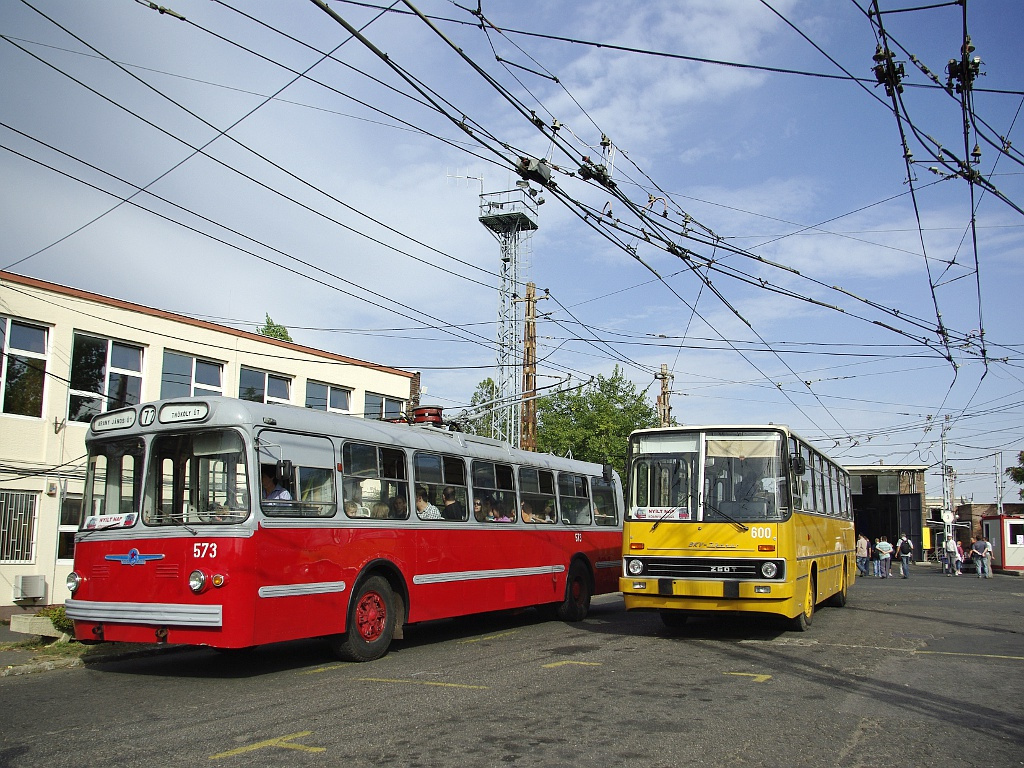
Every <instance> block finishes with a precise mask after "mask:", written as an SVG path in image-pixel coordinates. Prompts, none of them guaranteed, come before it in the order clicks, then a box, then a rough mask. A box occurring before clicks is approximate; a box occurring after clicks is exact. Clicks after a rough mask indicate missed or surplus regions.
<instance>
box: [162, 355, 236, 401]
mask: <svg viewBox="0 0 1024 768" xmlns="http://www.w3.org/2000/svg"><path fill="white" fill-rule="evenodd" d="M163 351H164V352H165V353H167V354H171V355H177V356H178V357H186V358H188V359H189V360H191V361H192V365H191V366H190V368H189V382H188V389H189V393H190V394H189V395H185V397H203V396H204V395H217V396H223V395H224V363H223V362H220V361H219V360H210V359H208V358H205V357H196V356H195V355H190V354H189V353H188V352H178V351H176V350H173V349H164V350H163ZM162 358H163V356H162V355H161V363H160V388H161V394H160V396H161V397H163V392H162V390H163V381H164V369H163V359H162ZM200 363H204V364H206V365H212V366H215V367H216V368H218V369H219V370H220V386H219V387H214V386H211V385H209V384H201V383H199V382H198V381H197V380H196V367H197V366H198V365H199V364H200Z"/></svg>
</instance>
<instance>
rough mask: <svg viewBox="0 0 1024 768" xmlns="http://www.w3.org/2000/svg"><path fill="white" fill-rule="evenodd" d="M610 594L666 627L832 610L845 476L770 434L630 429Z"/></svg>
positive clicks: (734, 429)
mask: <svg viewBox="0 0 1024 768" xmlns="http://www.w3.org/2000/svg"><path fill="white" fill-rule="evenodd" d="M627 471H628V477H629V499H628V502H627V505H626V506H627V510H628V514H627V516H626V520H625V527H624V530H623V537H622V568H623V572H622V576H621V578H620V579H619V587H620V589H621V591H622V594H623V596H624V598H625V603H626V609H627V610H656V611H658V612H659V613H660V615H661V620H662V622H664V624H665V625H666V626H668V627H679V626H681V625H683V624H684V623H685V622H686V619H687V617H688V616H690V615H693V614H696V613H702V612H706V611H727V612H739V613H764V614H774V615H777V616H784V617H786V618H787V619H789V620H790V623H791V626H792V628H793V629H796V630H800V631H805V630H806V629H807V628H808V627H809V626H810V624H811V621H812V619H813V618H814V609H815V606H816V605H818V604H820V603H822V602H825V601H827V602H828V604H830V605H834V606H837V607H842V606H843V605H845V604H846V593H847V589H848V588H849V586H850V585H851V584H852V583H853V582H854V580H855V578H856V572H857V569H856V557H855V549H854V547H855V543H854V530H853V510H852V509H851V508H850V478H849V474H848V473H847V472H846V471H845V470H844V469H843V468H842V467H841V466H840V465H839V464H837V463H836V462H834V461H833V460H831V459H829V458H828V457H827V456H826V455H825V454H823V453H822V452H821V451H818V450H816V449H815V448H813V447H812V446H811V445H810V443H808V442H807V441H806V440H804V439H802V438H801V437H799V436H798V435H796V434H794V433H793V432H791V431H790V430H789V428H787V427H784V426H777V425H772V424H769V425H756V426H688V427H666V428H660V429H642V430H637V431H635V432H633V433H632V434H631V435H630V438H629V456H628V464H627Z"/></svg>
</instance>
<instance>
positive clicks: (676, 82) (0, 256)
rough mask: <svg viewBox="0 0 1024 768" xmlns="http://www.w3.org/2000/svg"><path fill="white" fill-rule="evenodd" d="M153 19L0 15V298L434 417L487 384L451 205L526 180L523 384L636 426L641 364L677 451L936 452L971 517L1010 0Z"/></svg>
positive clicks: (499, 5)
mask: <svg viewBox="0 0 1024 768" xmlns="http://www.w3.org/2000/svg"><path fill="white" fill-rule="evenodd" d="M163 1H164V2H168V3H171V4H169V5H167V6H166V9H167V10H168V11H170V12H168V13H160V12H158V11H156V10H153V9H152V8H151V7H150V4H149V3H143V2H134V1H133V0H79V2H75V3H68V2H66V1H65V0H30V1H29V2H22V1H21V0H0V72H2V73H3V76H2V77H0V179H2V184H0V230H2V232H3V233H4V236H3V239H2V244H0V268H3V269H9V270H12V271H14V272H17V273H20V274H23V275H29V276H33V277H38V278H41V279H45V280H50V281H53V282H57V283H60V284H63V285H68V286H72V287H75V288H80V289H84V290H88V291H93V292H97V293H100V294H104V295H107V296H112V297H116V298H120V299H125V300H128V301H133V302H137V303H140V304H144V305H147V306H153V307H157V308H160V309H164V310H169V311H173V312H178V313H181V314H184V315H188V316H192V317H198V318H203V319H209V320H213V321H216V322H220V323H223V324H225V325H230V326H233V327H238V328H244V329H247V330H255V329H256V328H257V327H258V326H260V325H262V323H263V321H264V319H265V317H266V316H267V315H269V316H270V317H271V318H272V319H273V320H274V322H275V323H279V324H282V325H284V326H286V327H287V328H288V329H289V332H290V333H291V335H292V337H293V338H294V339H295V340H296V341H298V342H300V343H302V344H306V345H309V346H312V347H315V348H318V349H324V350H329V351H332V352H337V353H340V354H344V355H349V356H353V357H357V358H361V359H364V360H369V361H372V362H377V363H382V364H386V365H391V366H396V367H399V368H404V369H407V370H415V371H421V372H422V381H423V385H424V387H425V389H426V393H425V394H424V396H423V401H424V402H429V403H431V404H435V403H436V404H438V405H442V406H444V407H445V409H446V411H447V413H448V414H449V415H457V414H458V413H459V412H460V411H461V410H462V409H464V408H465V407H466V405H467V404H468V403H469V400H470V398H471V397H472V395H473V392H474V391H475V390H476V387H477V385H478V384H479V382H481V381H482V380H483V379H485V378H487V377H494V376H495V370H494V367H495V361H496V359H497V347H496V342H495V338H496V333H497V330H496V325H497V323H496V321H497V315H498V307H499V300H500V296H499V291H500V285H501V277H500V253H501V251H500V246H499V243H498V241H497V240H496V239H495V238H494V237H493V236H492V235H491V234H490V233H489V231H488V230H487V229H486V228H485V227H483V226H482V225H481V224H480V222H479V221H478V215H479V210H480V207H479V206H480V197H479V196H480V194H481V192H484V193H486V194H494V193H500V192H503V191H506V190H512V189H516V182H517V181H519V180H521V179H520V177H519V176H518V175H517V174H516V173H515V164H516V163H517V162H518V158H519V157H530V158H534V159H540V158H543V159H545V160H546V161H547V162H548V164H549V166H550V167H551V168H552V169H553V170H552V173H551V183H550V184H549V185H547V188H546V189H545V188H542V185H541V184H539V183H537V181H536V180H535V181H534V182H533V183H532V188H533V189H534V190H535V191H536V192H537V193H538V194H537V196H536V197H537V198H538V199H539V198H543V199H544V201H545V202H544V204H543V205H541V206H539V208H538V215H537V221H538V226H539V228H538V229H537V231H536V232H535V233H534V234H533V236H532V237H531V238H529V239H528V240H524V241H523V242H522V243H521V244H520V253H521V256H522V262H523V265H524V274H523V278H524V280H529V281H532V282H534V283H536V285H537V288H538V291H539V292H541V293H543V292H544V291H545V290H546V291H547V292H548V295H549V296H550V298H549V299H546V300H542V301H540V302H538V312H539V313H541V319H540V320H539V322H538V325H537V336H538V353H537V354H538V359H539V366H538V373H539V378H538V384H539V386H541V387H551V388H555V387H568V386H574V385H579V384H581V383H583V382H585V381H588V380H589V379H590V378H591V377H593V376H597V375H602V376H610V375H612V373H613V371H614V370H615V367H616V366H618V367H619V368H620V370H621V371H622V373H623V374H624V375H625V376H626V377H627V378H628V379H629V380H630V381H631V382H633V383H634V384H635V385H636V387H637V389H638V391H640V392H644V393H646V395H647V396H648V397H649V399H650V400H651V402H652V403H653V400H654V396H655V394H656V393H657V392H658V390H659V388H660V383H659V382H658V381H657V380H656V378H655V374H656V373H657V372H658V371H659V369H660V367H661V366H662V365H667V366H668V370H669V371H670V373H671V374H672V379H671V384H670V386H671V393H672V394H671V405H672V415H673V416H674V418H675V419H676V420H678V421H679V422H680V423H687V424H744V423H767V422H772V423H777V424H788V425H789V426H790V427H792V428H793V429H794V430H795V431H797V432H798V433H800V434H801V435H803V436H804V437H806V438H808V439H810V440H811V441H812V442H814V443H815V444H817V445H818V446H819V447H821V448H822V449H823V450H825V451H826V452H828V453H829V454H830V455H832V456H833V457H834V458H837V459H838V460H840V461H841V462H843V463H845V464H848V465H854V464H878V463H884V464H914V465H921V464H923V465H927V466H928V467H929V468H930V469H929V473H928V476H927V487H926V491H927V494H928V495H929V496H941V495H942V485H941V479H940V478H941V474H940V472H941V469H940V467H941V461H942V452H943V449H942V443H943V439H944V440H945V450H946V458H947V462H948V464H949V466H950V467H952V469H953V471H954V472H955V477H956V485H955V494H956V497H957V498H960V497H964V498H966V499H972V500H974V501H975V502H978V503H986V502H992V501H994V500H995V499H996V493H997V487H998V486H997V470H998V468H999V466H1000V462H1002V466H1004V467H1005V466H1009V465H1012V464H1016V463H1017V455H1018V453H1019V452H1020V451H1022V450H1024V370H1022V348H1024V339H1021V337H1020V316H1021V315H1020V307H1019V301H1020V294H1021V286H1022V280H1021V277H1022V271H1024V266H1022V265H1024V259H1022V256H1024V214H1022V210H1024V167H1022V166H1024V155H1022V152H1021V150H1020V149H1018V148H1017V147H1016V146H1015V144H1018V145H1021V146H1024V140H1021V134H1022V132H1024V126H1022V125H1021V123H1022V122H1024V116H1022V115H1020V114H1019V112H1020V110H1021V107H1022V104H1024V59H1022V57H1021V54H1020V46H1019V30H1020V29H1021V28H1024V4H1022V3H1020V2H1019V0H985V2H980V1H979V0H969V1H968V2H967V4H966V13H965V11H964V8H963V7H961V6H959V5H956V4H952V3H938V2H937V3H934V4H921V3H915V2H911V1H910V0H902V1H901V2H896V0H879V10H881V11H882V13H881V14H880V15H874V14H870V15H869V13H868V12H867V11H868V8H869V6H868V2H867V0H845V1H843V0H826V1H825V2H822V1H821V0H764V1H763V2H762V0H672V1H669V0H664V1H662V0H635V1H634V0H616V2H611V1H610V0H579V1H577V2H572V3H567V2H561V3H558V2H540V1H539V0H516V2H508V1H504V2H497V1H495V0H479V2H478V3H474V2H473V0H464V2H461V3H454V2H441V1H440V0H415V2H413V3H412V4H409V3H406V2H404V1H402V0H400V1H399V2H396V3H394V4H393V5H391V6H388V5H387V4H386V3H381V4H379V5H378V4H376V3H354V2H343V1H341V0H330V2H329V8H330V10H331V11H333V12H334V14H335V16H336V17H340V20H339V18H335V17H334V16H332V15H329V14H328V13H327V12H326V11H325V10H324V9H323V8H322V7H320V5H319V4H317V3H316V2H313V0H290V1H289V2H281V1H280V0H275V1H274V2H258V1H253V2H246V3H239V2H238V1H237V0H163ZM922 5H928V6H930V5H934V6H935V7H928V8H925V9H920V8H921V6H922ZM911 8H915V9H916V10H905V11H904V12H898V11H900V10H901V9H911ZM413 9H415V10H416V11H419V12H420V13H421V14H422V16H423V17H426V18H421V17H420V16H419V15H416V14H415V13H413ZM879 19H881V29H880V28H879V25H878V20H879ZM341 21H344V22H346V23H347V25H348V28H346V26H344V25H343V24H342V23H341ZM965 23H966V29H967V33H968V34H969V36H970V39H971V44H972V45H973V46H974V48H975V50H974V51H972V52H971V54H970V58H971V59H974V58H975V57H978V58H979V59H980V64H979V65H978V74H977V77H976V78H973V79H969V83H968V84H969V86H970V87H969V88H968V90H969V96H970V98H969V99H967V100H966V108H965V104H964V101H965V100H964V99H962V98H961V97H960V96H959V95H958V94H957V93H956V92H955V90H953V91H952V92H949V91H947V90H946V89H945V88H943V87H939V86H945V85H946V83H947V62H948V61H949V60H950V59H956V60H959V58H960V51H961V46H962V44H963V42H964V30H965ZM349 29H352V30H361V32H360V33H359V37H353V36H352V35H351V34H350V32H349ZM883 34H884V38H883V37H882V35H883ZM882 39H884V40H886V41H887V42H888V47H889V49H890V50H891V51H892V52H893V61H894V63H895V65H896V66H902V68H903V73H904V74H903V76H902V77H901V78H900V85H901V86H902V91H901V92H898V93H896V94H895V95H896V97H897V98H896V99H895V106H894V99H893V98H890V96H889V95H888V94H887V92H886V88H885V87H883V86H882V85H879V84H878V82H877V80H876V77H875V74H874V72H873V71H872V68H873V67H874V66H875V64H876V61H875V60H873V58H872V57H873V56H874V55H875V53H876V49H877V48H876V46H878V45H879V42H880V41H881V40H882ZM928 72H930V73H931V74H932V75H933V76H934V78H935V79H937V82H938V85H936V82H935V79H929V77H928ZM897 115H898V117H897ZM965 115H966V118H967V119H966V120H965ZM965 123H966V126H967V127H966V130H965ZM555 126H557V128H556V127H555ZM603 138H604V139H605V144H604V146H602V139H603ZM975 146H977V148H978V152H979V153H980V155H977V156H974V157H973V159H972V153H973V152H974V149H975ZM908 155H909V157H908ZM601 165H603V166H604V168H605V170H606V171H608V176H607V180H608V183H607V184H602V183H599V181H596V180H595V179H593V178H590V179H587V178H585V177H586V176H588V175H592V174H587V173H581V169H586V170H592V169H594V168H595V167H596V166H601ZM971 174H975V175H974V176H973V178H974V179H975V183H974V184H970V183H968V181H967V179H966V178H965V177H968V176H971ZM972 211H973V212H974V215H973V226H972ZM0 301H2V293H0ZM0 311H2V306H0ZM338 383H341V384H343V383H344V382H338ZM1017 490H1018V489H1017V487H1016V486H1015V485H1013V484H1012V483H1009V482H1008V481H1007V483H1006V484H1005V487H1004V488H1003V499H1004V500H1006V501H1016V500H1017Z"/></svg>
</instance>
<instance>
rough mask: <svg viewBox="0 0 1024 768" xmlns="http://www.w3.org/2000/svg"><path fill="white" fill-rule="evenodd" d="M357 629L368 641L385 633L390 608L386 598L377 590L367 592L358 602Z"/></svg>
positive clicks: (370, 641)
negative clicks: (386, 603)
mask: <svg viewBox="0 0 1024 768" xmlns="http://www.w3.org/2000/svg"><path fill="white" fill-rule="evenodd" d="M355 618H356V631H357V632H358V633H359V636H360V637H361V638H363V640H365V641H366V642H368V643H372V642H373V641H374V640H376V639H377V638H379V637H380V636H381V635H382V634H384V625H385V624H387V620H388V610H387V606H385V604H384V600H383V599H382V598H381V596H380V595H379V594H377V593H376V592H367V593H366V594H365V595H363V596H362V597H361V598H360V599H359V602H358V603H357V604H356V616H355Z"/></svg>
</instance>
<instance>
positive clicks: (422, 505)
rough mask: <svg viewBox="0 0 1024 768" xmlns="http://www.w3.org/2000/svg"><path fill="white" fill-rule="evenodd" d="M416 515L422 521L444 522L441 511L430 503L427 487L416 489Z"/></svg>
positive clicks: (422, 486)
mask: <svg viewBox="0 0 1024 768" xmlns="http://www.w3.org/2000/svg"><path fill="white" fill-rule="evenodd" d="M416 514H417V515H419V516H420V519H421V520H443V519H444V518H443V517H441V511H440V510H439V509H438V508H437V507H435V506H434V505H433V504H431V503H430V491H428V490H427V487H426V486H425V485H421V486H419V487H418V488H417V489H416Z"/></svg>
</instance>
